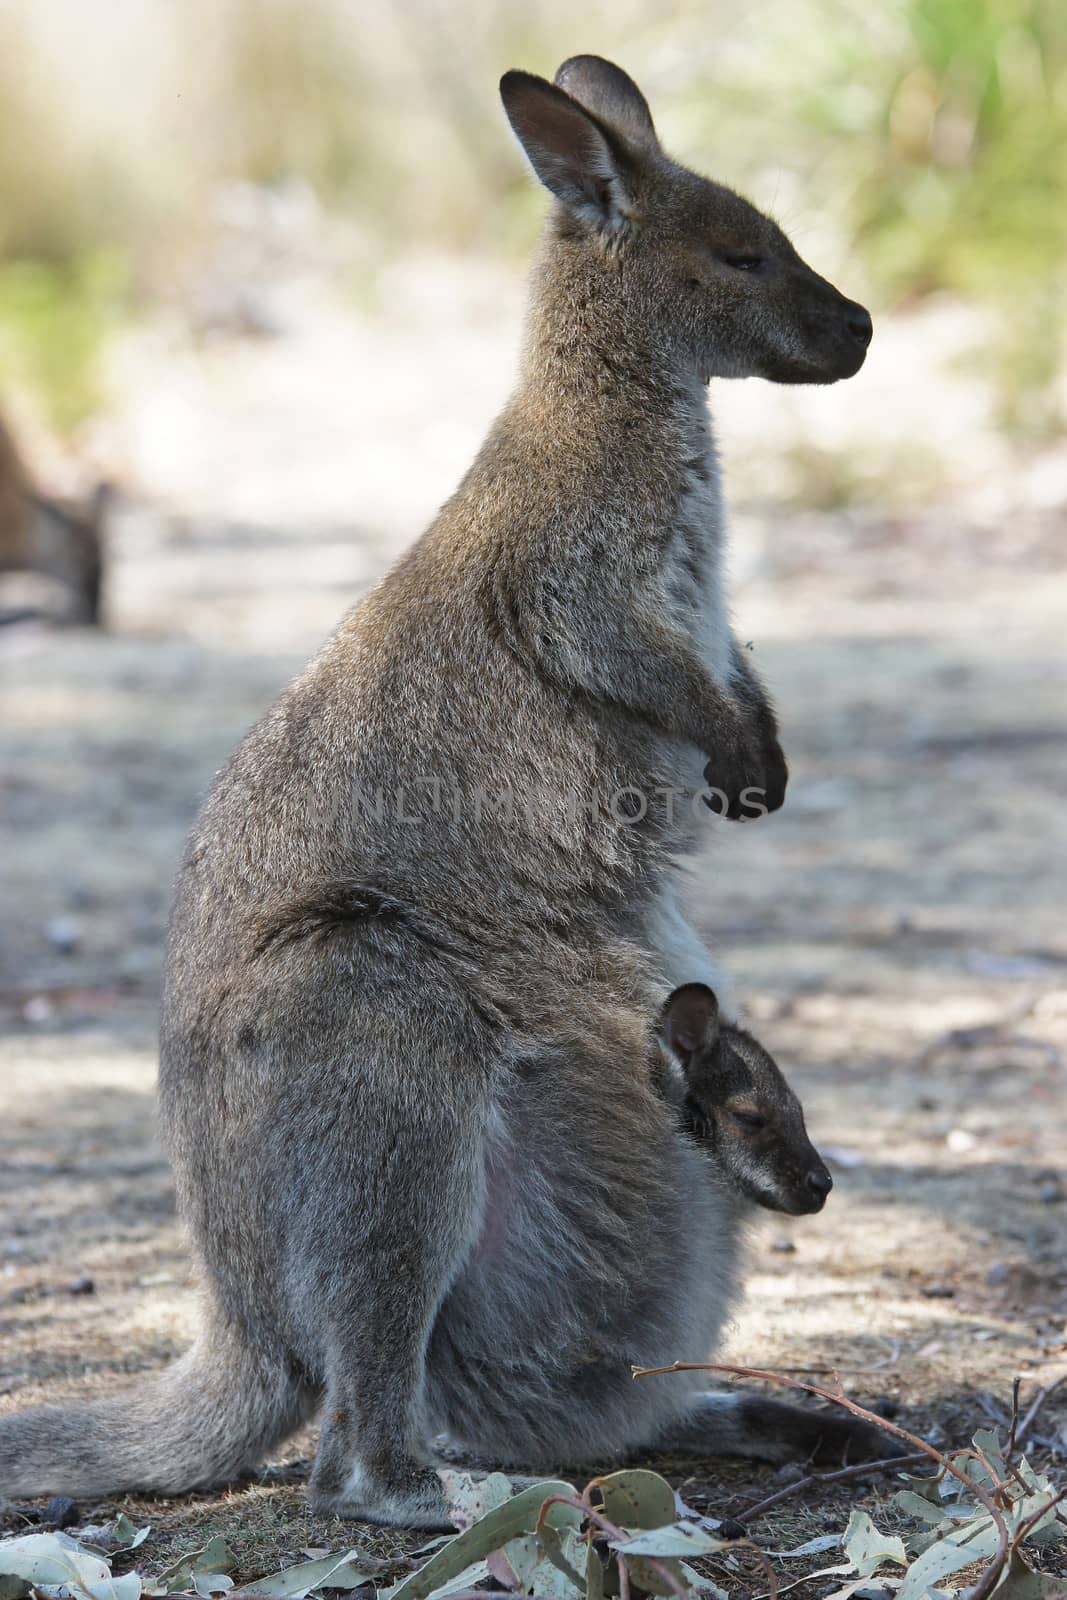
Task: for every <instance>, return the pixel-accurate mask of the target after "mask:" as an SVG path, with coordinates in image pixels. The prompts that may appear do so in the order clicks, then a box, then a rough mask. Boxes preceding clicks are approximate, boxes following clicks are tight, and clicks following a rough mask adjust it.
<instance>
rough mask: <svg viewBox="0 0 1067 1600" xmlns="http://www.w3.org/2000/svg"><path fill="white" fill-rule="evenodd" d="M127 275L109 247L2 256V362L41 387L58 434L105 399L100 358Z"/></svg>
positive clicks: (120, 303)
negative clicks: (63, 255)
mask: <svg viewBox="0 0 1067 1600" xmlns="http://www.w3.org/2000/svg"><path fill="white" fill-rule="evenodd" d="M127 278H128V274H127V270H126V264H125V261H124V259H123V257H122V256H121V255H120V254H118V253H116V252H111V251H108V250H95V251H91V252H87V253H86V254H84V255H75V256H71V257H69V258H67V259H61V260H58V261H50V260H40V259H38V260H35V259H33V258H25V257H23V258H18V257H16V258H15V259H14V260H11V261H7V262H3V261H0V368H2V369H3V370H4V371H5V372H9V373H12V374H13V375H15V376H16V377H18V378H19V379H20V380H21V381H22V382H23V383H25V384H26V385H27V386H28V387H30V388H31V389H33V390H35V391H36V392H37V393H38V395H39V396H40V398H41V401H42V403H43V405H44V409H45V412H46V414H47V416H48V419H49V421H50V422H51V424H52V426H53V427H54V428H55V429H56V430H57V432H59V433H66V432H68V431H69V430H70V429H71V428H73V427H75V426H76V425H77V424H78V423H79V422H81V421H82V420H83V419H84V418H85V417H87V416H89V415H90V414H91V413H92V412H93V411H94V410H95V409H96V408H97V406H98V404H99V402H100V398H101V393H100V356H101V354H102V352H103V349H104V346H105V343H106V341H107V338H108V336H109V335H110V334H111V333H112V331H113V330H114V328H115V327H116V325H117V323H118V321H119V319H120V317H121V315H122V311H123V305H124V300H125V293H126V285H127Z"/></svg>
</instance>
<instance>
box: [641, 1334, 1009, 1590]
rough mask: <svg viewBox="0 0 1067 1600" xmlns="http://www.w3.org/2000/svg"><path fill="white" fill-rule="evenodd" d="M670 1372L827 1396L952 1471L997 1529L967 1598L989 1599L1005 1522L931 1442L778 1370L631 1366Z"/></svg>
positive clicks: (1003, 1547) (1002, 1558)
mask: <svg viewBox="0 0 1067 1600" xmlns="http://www.w3.org/2000/svg"><path fill="white" fill-rule="evenodd" d="M669 1372H722V1373H726V1374H727V1375H728V1376H730V1377H734V1378H754V1379H755V1380H756V1381H757V1382H759V1383H777V1384H781V1385H783V1386H784V1387H785V1388H789V1389H800V1390H801V1391H802V1392H803V1393H804V1394H811V1395H816V1396H817V1397H818V1398H819V1399H820V1400H830V1401H832V1402H833V1404H834V1405H838V1406H844V1408H845V1410H846V1411H851V1412H852V1414H853V1416H856V1417H860V1418H861V1419H862V1420H863V1421H864V1422H869V1423H870V1424H871V1425H872V1426H873V1427H875V1428H879V1429H880V1430H881V1431H882V1432H883V1433H891V1434H894V1435H895V1436H896V1438H898V1439H905V1440H907V1442H908V1444H910V1445H912V1446H914V1448H915V1449H916V1450H917V1451H920V1452H921V1453H922V1454H923V1455H926V1456H929V1458H930V1460H931V1461H936V1462H937V1463H938V1465H939V1466H940V1467H942V1468H943V1469H944V1470H945V1471H946V1472H951V1474H952V1476H953V1477H954V1478H958V1479H959V1481H960V1482H961V1483H962V1484H964V1485H965V1487H966V1488H967V1489H968V1490H969V1491H970V1492H971V1494H972V1495H973V1496H974V1498H975V1499H976V1500H977V1501H978V1503H979V1505H981V1506H982V1507H983V1508H984V1510H985V1511H987V1512H988V1513H989V1516H990V1517H991V1518H992V1521H993V1526H994V1527H995V1528H996V1530H997V1548H996V1552H995V1554H994V1555H993V1558H992V1560H991V1561H990V1563H989V1565H988V1567H987V1568H986V1569H985V1571H984V1572H983V1573H982V1575H981V1577H980V1578H979V1579H978V1582H977V1583H976V1584H975V1585H974V1586H973V1588H972V1589H971V1590H970V1591H969V1594H968V1600H989V1596H990V1595H991V1594H992V1593H993V1590H994V1589H995V1588H996V1586H997V1584H998V1583H999V1581H1000V1576H1001V1573H1002V1572H1003V1571H1004V1568H1005V1566H1006V1565H1007V1562H1008V1553H1009V1549H1010V1545H1011V1539H1010V1534H1009V1532H1008V1524H1007V1523H1006V1522H1005V1520H1004V1515H1003V1513H1002V1512H1001V1509H1000V1507H999V1506H998V1505H997V1503H996V1501H995V1500H994V1499H993V1497H992V1496H991V1495H990V1494H989V1492H988V1491H987V1490H986V1489H984V1488H983V1487H982V1486H981V1485H980V1484H977V1483H975V1482H974V1480H973V1479H972V1478H968V1476H967V1474H966V1473H965V1472H964V1471H963V1470H962V1468H960V1467H957V1466H956V1465H955V1463H954V1462H953V1461H952V1460H951V1459H950V1458H949V1457H948V1456H946V1455H943V1454H942V1452H941V1451H940V1450H938V1449H936V1448H935V1446H934V1445H932V1444H927V1442H926V1440H925V1439H920V1438H919V1436H918V1434H914V1433H909V1432H908V1430H907V1428H902V1427H901V1426H900V1424H899V1423H897V1422H890V1421H889V1419H888V1417H880V1416H879V1415H878V1413H877V1412H876V1411H868V1410H867V1408H866V1406H861V1405H859V1404H858V1403H857V1402H856V1401H855V1400H850V1399H849V1398H848V1396H847V1395H845V1394H842V1393H840V1392H838V1393H835V1392H834V1391H833V1390H832V1389H823V1388H821V1387H820V1386H819V1385H818V1384H815V1383H801V1382H800V1380H799V1379H798V1378H788V1377H786V1376H784V1374H782V1373H780V1372H765V1371H764V1370H763V1369H762V1368H760V1367H735V1366H730V1365H727V1364H725V1363H722V1362H715V1361H675V1362H674V1363H673V1364H672V1365H671V1366H669V1367H634V1368H633V1375H634V1377H635V1378H652V1377H656V1376H658V1375H659V1374H661V1373H669Z"/></svg>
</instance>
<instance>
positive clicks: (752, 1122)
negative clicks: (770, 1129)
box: [730, 1110, 767, 1133]
mask: <svg viewBox="0 0 1067 1600" xmlns="http://www.w3.org/2000/svg"><path fill="white" fill-rule="evenodd" d="M730 1115H731V1117H733V1119H734V1121H735V1122H736V1123H737V1125H738V1127H739V1128H743V1129H744V1131H745V1132H746V1133H762V1131H763V1129H764V1128H765V1127H766V1126H767V1118H766V1117H764V1116H762V1115H761V1114H760V1112H758V1111H733V1110H731V1112H730Z"/></svg>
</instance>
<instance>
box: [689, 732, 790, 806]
mask: <svg viewBox="0 0 1067 1600" xmlns="http://www.w3.org/2000/svg"><path fill="white" fill-rule="evenodd" d="M788 781H789V768H788V767H787V766H786V760H785V755H784V753H783V751H782V747H781V745H780V744H779V743H778V740H777V739H775V738H769V739H767V740H766V741H765V742H764V743H762V744H761V745H760V746H759V747H758V749H757V748H756V747H754V746H749V745H748V744H747V743H746V745H745V746H744V748H743V750H742V752H741V754H740V755H739V756H736V757H734V758H732V759H730V758H726V757H718V756H713V757H712V759H711V760H710V761H709V762H708V764H707V766H706V767H705V768H704V782H705V783H706V784H707V788H708V792H707V793H706V794H705V795H704V797H703V798H704V804H705V805H706V806H707V807H708V809H709V810H710V811H714V812H715V814H716V816H722V817H726V818H727V819H728V821H730V822H743V821H751V820H752V819H753V818H755V817H758V816H762V815H763V814H764V813H765V812H768V811H777V810H779V808H780V807H781V806H782V805H783V804H784V803H785V789H786V784H787V783H788Z"/></svg>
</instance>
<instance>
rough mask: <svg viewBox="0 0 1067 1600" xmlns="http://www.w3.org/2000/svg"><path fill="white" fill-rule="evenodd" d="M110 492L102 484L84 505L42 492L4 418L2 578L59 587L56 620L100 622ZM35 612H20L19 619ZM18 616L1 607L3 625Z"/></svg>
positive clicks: (0, 441) (0, 449) (0, 424)
mask: <svg viewBox="0 0 1067 1600" xmlns="http://www.w3.org/2000/svg"><path fill="white" fill-rule="evenodd" d="M110 499H111V495H110V490H109V489H108V488H107V486H106V485H101V486H100V488H98V489H97V490H96V491H95V492H94V493H93V494H92V495H91V496H90V497H89V498H88V499H87V500H85V501H82V502H77V501H72V500H59V499H56V498H55V497H53V496H49V495H44V494H41V493H39V492H38V490H37V489H35V487H34V486H33V483H32V482H31V479H30V475H29V473H28V471H27V469H26V466H25V464H24V462H23V460H22V457H21V455H20V454H19V451H18V449H17V447H16V444H15V440H14V436H13V435H12V433H11V431H10V429H9V428H8V426H7V424H6V423H5V422H4V420H3V418H2V417H0V575H3V574H5V573H13V572H19V573H35V574H38V575H39V576H41V577H43V578H46V579H48V580H49V581H50V583H52V584H54V585H55V587H56V591H57V594H58V595H59V597H60V598H59V601H58V606H57V620H61V621H63V622H73V623H98V622H99V621H100V591H101V581H102V576H103V527H104V523H105V521H106V517H107V512H108V507H109V505H110ZM27 611H28V612H29V613H30V614H36V613H37V608H36V607H33V608H21V607H20V608H19V609H18V611H17V613H15V615H23V614H26V612H27ZM7 620H14V615H12V614H9V613H7V612H5V611H4V610H3V608H0V621H7Z"/></svg>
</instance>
